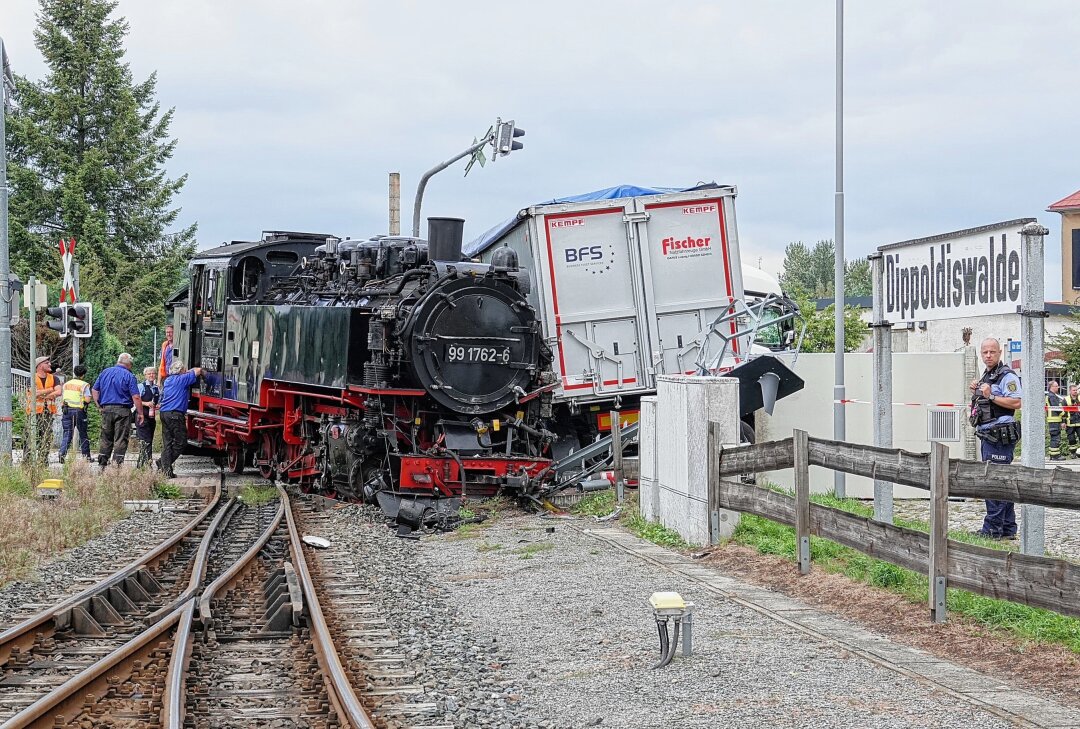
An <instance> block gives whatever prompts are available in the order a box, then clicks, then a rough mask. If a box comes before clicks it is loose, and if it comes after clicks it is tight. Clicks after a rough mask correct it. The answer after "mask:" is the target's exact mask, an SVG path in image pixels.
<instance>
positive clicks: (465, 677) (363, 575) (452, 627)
mask: <svg viewBox="0 0 1080 729" xmlns="http://www.w3.org/2000/svg"><path fill="white" fill-rule="evenodd" d="M324 513H325V514H327V519H326V520H325V521H322V522H320V523H318V524H315V523H312V524H310V525H308V526H305V533H315V534H318V536H323V537H326V538H328V539H330V540H331V543H332V546H331V547H330V549H328V550H326V551H325V552H322V553H321V554H325V555H327V556H330V557H338V556H341V555H349V556H351V558H352V561H353V563H354V564H355V566H356V568H357V571H358V573H359V574H360V581H359V583H358V584H357V585H356V587H357V588H361V589H368V590H370V591H371V597H372V598H373V599H374V600H375V602H376V604H377V605H378V608H379V615H380V616H381V617H384V618H386V620H387V627H388V629H389V630H390V631H391V633H392V634H393V637H394V638H395V639H396V640H397V641H398V644H399V645H398V647H397V648H394V649H393V652H394V653H401V654H404V655H406V656H407V657H408V659H409V660H410V662H411V665H410V667H409V668H410V670H413V671H416V678H415V680H413V681H412V682H411V683H413V684H416V685H421V686H423V689H424V690H423V692H421V693H417V694H412V695H409V696H407V698H406V700H407V701H408V703H414V704H424V703H434V704H436V705H437V707H438V713H437V714H436V715H435V716H430V717H424V719H423V721H419V722H418V723H420V724H424V725H425V726H426V725H429V724H439V725H444V724H449V725H453V726H454V727H459V728H461V729H465V728H472V727H497V728H498V729H503V728H505V729H511V728H521V727H527V728H528V729H538V728H539V727H547V726H551V725H549V724H544V723H541V722H540V721H539V718H538V717H537V716H536V715H535V714H534V713H533V710H532V709H527V708H526V707H524V706H523V704H522V701H521V698H522V696H523V695H524V694H525V693H526V687H527V686H528V684H530V683H532V682H531V681H530V680H527V679H525V677H523V676H511V675H509V674H508V673H507V671H506V670H505V666H506V665H507V664H509V663H510V662H511V660H512V659H513V656H512V653H511V652H510V651H508V650H507V647H506V646H505V645H503V644H502V642H501V639H496V636H495V634H493V633H489V632H486V631H483V630H481V629H480V626H477V625H475V624H473V623H472V622H471V621H470V620H468V619H467V616H466V615H463V614H462V613H461V612H460V611H459V610H458V609H456V607H455V605H454V604H453V602H452V600H451V598H452V596H451V594H450V593H449V591H448V590H447V589H446V588H442V587H440V586H439V585H438V584H437V582H436V577H437V575H433V574H432V573H431V571H430V570H429V569H427V568H426V567H425V566H422V565H417V564H416V560H417V554H418V552H420V551H421V550H422V548H421V546H420V543H419V542H416V541H412V540H402V539H398V538H397V537H396V536H395V534H396V532H394V531H391V530H390V529H389V528H388V527H387V526H386V523H385V519H384V518H383V516H382V514H381V513H380V512H378V511H377V510H375V509H372V508H370V507H361V506H355V505H353V506H345V507H341V508H338V509H335V510H333V511H330V512H324ZM327 575H329V573H327ZM360 693H361V694H362V693H363V688H362V687H361V688H360ZM413 723H417V722H413Z"/></svg>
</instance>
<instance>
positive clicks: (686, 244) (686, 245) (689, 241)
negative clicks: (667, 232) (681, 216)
mask: <svg viewBox="0 0 1080 729" xmlns="http://www.w3.org/2000/svg"><path fill="white" fill-rule="evenodd" d="M711 247H712V238H710V237H709V236H705V237H704V238H695V237H694V236H689V237H687V238H664V239H663V240H662V241H660V250H661V252H662V253H663V254H664V255H665V256H671V255H679V256H680V257H681V256H682V255H685V254H686V253H688V252H691V251H694V252H697V253H699V254H704V253H708V252H709V249H710V248H711Z"/></svg>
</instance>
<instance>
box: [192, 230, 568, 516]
mask: <svg viewBox="0 0 1080 729" xmlns="http://www.w3.org/2000/svg"><path fill="white" fill-rule="evenodd" d="M462 231H463V221H461V220H460V219H454V218H432V219H430V220H429V235H428V239H427V240H423V239H418V238H411V237H376V238H372V239H370V240H363V241H361V240H349V239H344V240H342V239H339V238H336V237H334V236H328V235H318V234H306V233H283V232H272V233H266V234H264V236H263V239H262V240H260V241H257V242H250V243H249V242H237V243H231V244H229V245H224V246H221V247H219V248H215V249H212V250H208V251H204V252H202V253H200V254H199V256H198V257H197V258H196V259H194V260H193V261H192V262H191V266H190V273H191V279H190V285H189V287H188V290H187V292H186V296H184V295H180V296H178V297H176V299H175V300H174V301H173V302H172V308H173V315H174V323H175V328H176V332H177V338H176V345H175V346H176V352H177V356H179V357H181V358H182V359H183V360H184V361H185V362H187V363H192V364H196V365H199V366H201V367H202V368H203V369H204V373H205V376H204V379H203V380H202V381H201V382H200V384H199V386H198V388H197V390H196V391H195V392H194V393H193V397H192V402H191V404H190V408H189V418H188V438H189V441H190V442H191V444H192V445H193V446H199V447H201V448H202V449H208V450H211V451H213V452H216V453H219V454H223V455H225V456H226V457H227V459H228V462H229V465H230V467H231V468H232V469H233V470H236V471H240V470H242V469H243V468H244V467H245V466H246V465H252V466H254V467H255V468H257V469H258V471H259V472H260V473H261V474H262V475H263V476H266V477H271V476H276V477H278V478H281V479H283V480H288V481H293V482H297V483H299V484H301V485H303V486H305V487H309V488H314V489H317V490H319V491H322V492H326V493H329V494H332V495H339V496H342V497H348V498H362V499H366V500H372V501H378V502H380V503H381V504H382V506H383V507H384V508H386V509H388V510H389V511H391V512H393V511H396V508H397V504H398V501H399V499H400V498H401V497H402V496H408V497H410V498H412V499H433V500H434V499H440V498H447V497H449V498H456V497H461V496H466V497H471V496H486V495H491V494H494V493H496V492H499V491H510V492H525V491H528V490H530V489H532V488H534V487H535V486H537V485H538V484H539V483H540V482H541V481H542V480H543V479H544V478H545V477H546V476H547V474H548V473H549V472H550V464H551V458H550V451H551V449H550V446H551V443H552V442H553V440H554V435H553V434H552V433H551V432H549V431H548V430H547V429H546V428H545V424H546V423H547V421H548V418H550V415H551V413H550V409H551V405H550V392H551V390H552V389H553V387H554V381H555V380H554V377H553V375H552V372H551V369H550V359H551V357H550V352H549V350H548V348H547V347H546V345H545V344H544V342H543V340H542V338H541V334H540V327H539V323H538V321H537V317H536V313H535V311H534V310H533V308H532V307H531V306H530V305H529V303H528V302H527V300H526V296H527V294H528V292H529V285H530V282H529V278H528V275H527V273H526V272H524V271H522V270H519V268H518V265H517V260H516V254H515V253H514V252H513V251H511V250H510V249H505V252H504V253H502V254H500V255H497V256H495V257H494V258H493V259H492V260H491V262H490V263H485V264H478V263H469V262H462V261H461V260H460V258H461V236H462Z"/></svg>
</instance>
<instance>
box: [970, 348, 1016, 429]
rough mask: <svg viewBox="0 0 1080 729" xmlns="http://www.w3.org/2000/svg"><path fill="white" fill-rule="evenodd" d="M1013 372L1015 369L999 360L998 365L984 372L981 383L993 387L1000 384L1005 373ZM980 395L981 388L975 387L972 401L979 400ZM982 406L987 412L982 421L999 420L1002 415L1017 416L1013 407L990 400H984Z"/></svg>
mask: <svg viewBox="0 0 1080 729" xmlns="http://www.w3.org/2000/svg"><path fill="white" fill-rule="evenodd" d="M1011 374H1013V371H1012V370H1011V369H1009V368H1008V367H1006V366H1005V365H1004V364H1003V363H1001V362H998V364H997V367H995V368H994V369H992V370H987V371H986V372H984V373H983V376H982V379H980V380H979V384H980V385H982V384H983V383H986V384H988V385H990V387H991V388H993V387H994V385H996V384H998V383H999V382H1001V381H1002V380H1003V379H1005V375H1011ZM978 397H979V390H978V388H976V389H975V396H974V397H973V398H972V402H974V401H975V400H977V399H978ZM982 408H983V409H984V410H985V411H986V412H985V414H984V416H983V418H982V419H981V420H980V423H990V422H993V421H995V420H997V419H998V418H1000V417H1001V416H1002V415H1009V416H1015V415H1016V411H1015V410H1012V409H1010V408H1007V407H1002V406H1001V405H998V404H997V403H996V402H990V401H989V400H987V401H986V402H984V403H983V404H982Z"/></svg>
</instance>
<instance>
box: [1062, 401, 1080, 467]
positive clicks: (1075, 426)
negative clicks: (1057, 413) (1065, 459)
mask: <svg viewBox="0 0 1080 729" xmlns="http://www.w3.org/2000/svg"><path fill="white" fill-rule="evenodd" d="M1065 404H1066V405H1067V406H1074V407H1075V406H1076V405H1080V396H1077V392H1076V385H1069V396H1068V397H1066V398H1065ZM1065 432H1066V433H1067V434H1068V436H1069V446H1068V451H1069V458H1076V457H1077V456H1078V455H1080V454H1078V453H1077V452H1076V451H1077V446H1080V412H1068V413H1065Z"/></svg>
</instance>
